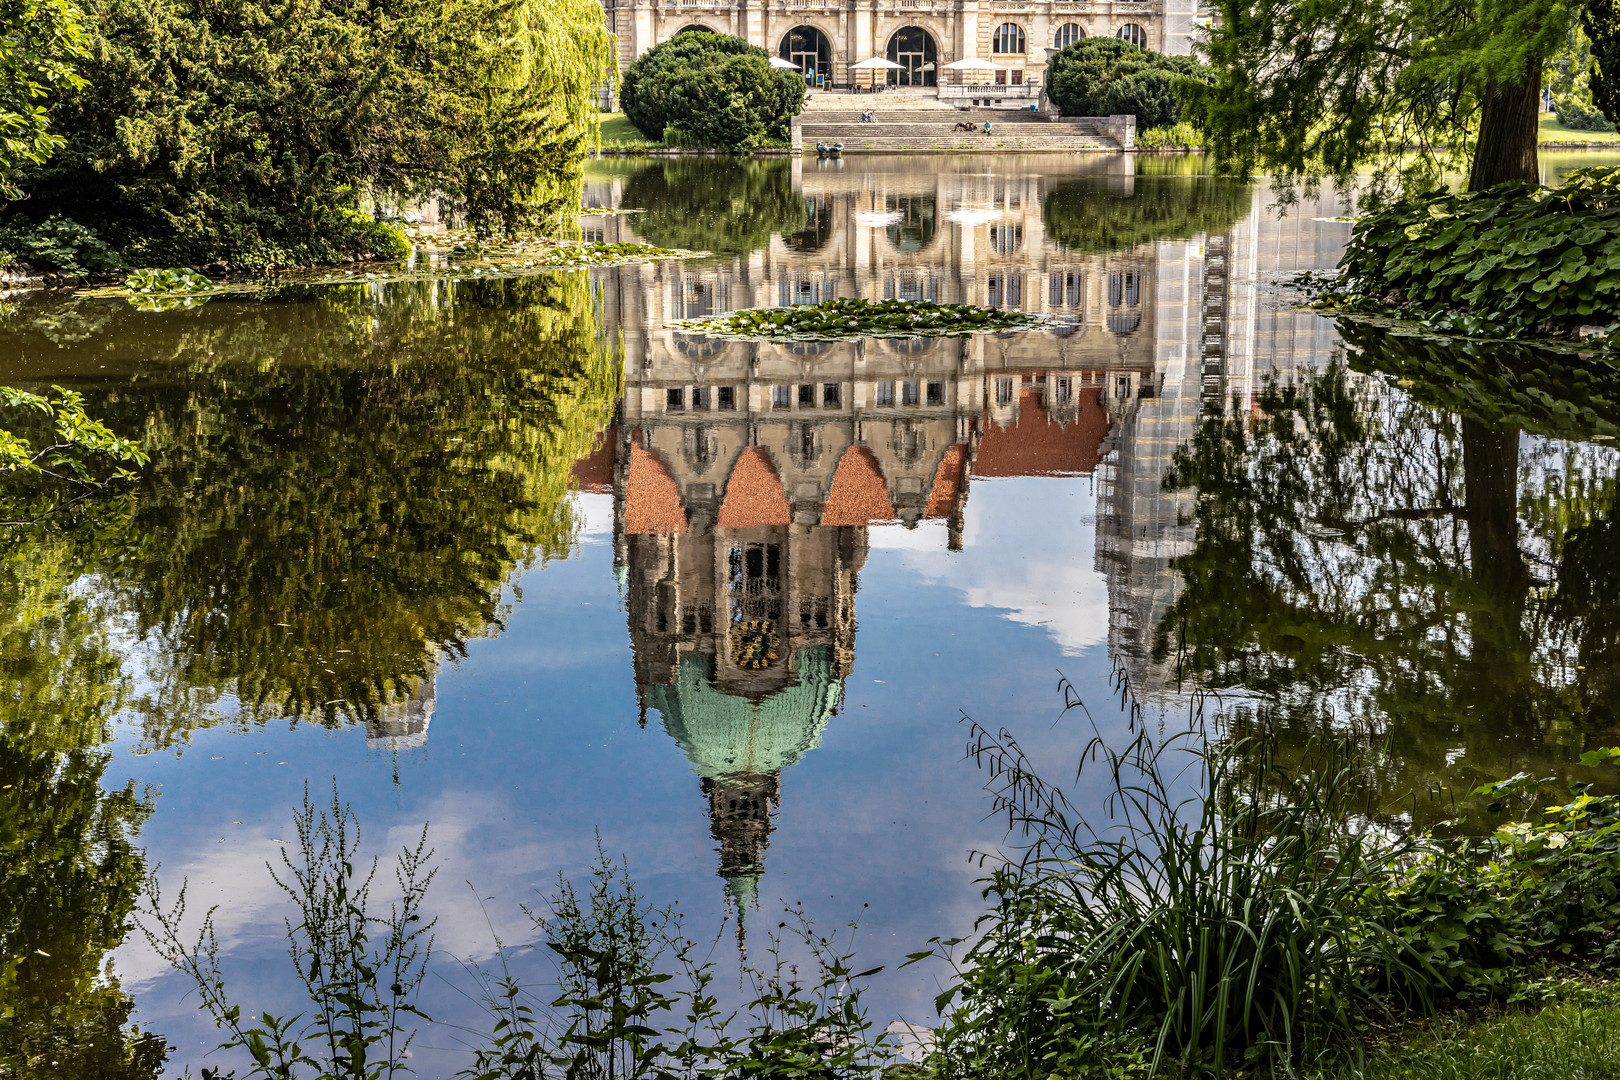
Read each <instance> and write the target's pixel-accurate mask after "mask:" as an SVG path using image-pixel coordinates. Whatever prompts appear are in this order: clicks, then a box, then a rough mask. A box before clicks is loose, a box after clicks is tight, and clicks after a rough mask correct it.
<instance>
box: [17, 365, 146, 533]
mask: <svg viewBox="0 0 1620 1080" xmlns="http://www.w3.org/2000/svg"><path fill="white" fill-rule="evenodd" d="M0 408H3V409H5V410H7V411H9V412H11V413H13V414H14V415H16V416H17V419H18V420H19V421H20V422H21V423H20V424H19V426H18V430H19V431H20V432H21V434H18V433H16V432H12V431H8V430H4V429H0V474H9V475H7V477H6V478H7V480H8V481H9V490H7V491H6V492H5V494H4V497H0V503H4V504H5V509H6V510H8V511H10V516H11V517H12V518H13V519H14V520H10V521H3V522H0V525H22V524H33V523H36V522H38V521H40V520H43V518H44V517H46V516H47V515H49V514H52V513H55V512H57V511H59V510H62V509H64V508H66V507H68V506H72V505H77V504H78V503H81V502H83V501H84V500H86V499H89V498H91V497H92V496H94V495H97V494H99V493H101V492H102V491H104V490H105V489H106V488H108V487H109V486H110V485H113V484H116V483H118V482H121V481H128V480H133V479H134V478H135V470H136V469H137V468H139V467H140V466H142V465H145V464H146V463H147V456H146V453H145V452H144V451H143V450H142V449H141V448H140V446H139V444H137V443H135V442H132V441H131V440H129V439H127V438H124V437H123V436H121V435H118V434H117V433H115V432H114V431H113V430H112V429H111V428H109V427H107V425H106V424H104V423H102V422H101V421H100V420H97V419H95V418H94V417H92V416H90V415H88V414H87V413H86V412H85V411H84V397H83V396H82V395H80V394H78V393H76V392H74V391H71V390H64V389H62V388H61V387H60V386H53V387H51V394H50V395H49V396H46V395H42V394H32V393H29V392H28V391H26V390H16V389H13V388H12V387H9V386H0ZM39 481H43V482H45V483H46V484H48V485H52V486H55V487H58V488H64V489H66V490H67V491H68V492H70V494H69V495H66V496H62V495H57V494H54V493H52V494H42V493H41V492H40V488H39V485H38V483H37V482H39Z"/></svg>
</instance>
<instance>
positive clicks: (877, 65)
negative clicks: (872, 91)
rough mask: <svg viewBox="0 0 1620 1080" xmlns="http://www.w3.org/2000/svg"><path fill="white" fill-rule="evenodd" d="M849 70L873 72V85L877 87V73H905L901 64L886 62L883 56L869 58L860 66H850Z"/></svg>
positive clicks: (891, 61) (859, 64)
mask: <svg viewBox="0 0 1620 1080" xmlns="http://www.w3.org/2000/svg"><path fill="white" fill-rule="evenodd" d="M849 70H851V71H870V72H872V73H873V74H872V85H873V86H876V85H877V72H879V71H903V70H904V67H903V66H902V65H900V64H897V63H895V62H894V61H893V60H885V59H883V57H881V56H869V57H867V58H866V59H865V60H862V61H861V62H860V63H858V64H851V65H849Z"/></svg>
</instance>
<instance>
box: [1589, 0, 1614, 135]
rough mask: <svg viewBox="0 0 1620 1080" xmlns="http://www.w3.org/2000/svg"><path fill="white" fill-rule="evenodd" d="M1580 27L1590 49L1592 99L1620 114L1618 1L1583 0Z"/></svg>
mask: <svg viewBox="0 0 1620 1080" xmlns="http://www.w3.org/2000/svg"><path fill="white" fill-rule="evenodd" d="M1581 29H1582V30H1584V31H1585V36H1586V38H1587V43H1588V45H1589V46H1590V49H1591V57H1592V64H1591V67H1590V68H1589V69H1588V74H1589V80H1590V86H1591V91H1592V100H1593V101H1594V103H1595V104H1596V106H1597V108H1598V109H1600V110H1601V111H1602V112H1603V114H1604V115H1605V116H1607V117H1609V118H1610V119H1613V118H1614V117H1617V116H1620V3H1616V2H1615V0H1586V3H1585V4H1583V5H1582V6H1581Z"/></svg>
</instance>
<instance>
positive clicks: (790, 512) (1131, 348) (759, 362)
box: [580, 157, 1342, 932]
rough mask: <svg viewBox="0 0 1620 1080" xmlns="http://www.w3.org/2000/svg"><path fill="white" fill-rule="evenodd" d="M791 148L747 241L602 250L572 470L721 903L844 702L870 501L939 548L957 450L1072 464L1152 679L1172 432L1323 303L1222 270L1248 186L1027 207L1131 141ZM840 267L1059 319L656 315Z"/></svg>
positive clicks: (1161, 606)
mask: <svg viewBox="0 0 1620 1080" xmlns="http://www.w3.org/2000/svg"><path fill="white" fill-rule="evenodd" d="M791 168H792V173H793V184H794V190H795V192H796V193H798V194H801V195H802V197H803V199H804V203H805V208H806V213H805V223H804V225H803V228H802V229H799V230H798V231H794V232H791V233H781V234H777V235H774V236H772V237H771V239H770V242H769V243H768V245H767V246H766V247H764V248H763V249H760V250H756V251H754V252H752V253H751V254H749V255H746V256H743V257H740V258H732V259H724V260H718V259H717V260H706V261H690V262H686V263H679V262H671V263H661V264H654V265H634V266H626V267H621V268H617V269H615V270H612V271H608V272H606V273H604V274H603V275H602V287H603V293H602V295H603V298H604V299H603V304H604V311H603V322H604V324H605V325H606V326H608V327H610V328H614V329H616V330H617V332H619V333H620V334H622V337H623V341H624V347H625V353H624V355H625V382H624V401H623V406H622V411H621V416H620V420H619V423H618V424H617V426H616V427H615V428H614V429H613V430H611V431H610V432H609V433H608V435H607V439H606V441H605V442H604V444H603V446H602V449H601V451H600V452H599V453H597V454H595V455H593V456H592V457H591V458H590V459H588V460H586V461H584V462H582V463H581V465H580V479H581V482H582V484H583V485H584V486H585V487H587V488H593V489H595V490H599V491H607V490H611V491H612V492H613V495H614V507H615V548H616V550H615V561H616V566H617V568H618V570H619V572H620V573H621V575H622V576H623V580H624V583H625V595H626V598H627V605H628V613H629V614H628V618H629V627H630V638H631V646H632V652H633V656H634V665H635V683H636V692H637V696H638V699H639V701H640V703H641V709H642V722H643V724H645V723H646V721H647V717H648V713H649V708H650V710H651V711H652V712H656V713H657V714H658V716H659V717H660V718H661V720H662V723H663V726H664V729H665V730H666V731H667V732H668V733H669V735H670V736H671V737H672V738H674V739H675V741H676V742H677V743H678V744H679V745H680V746H681V748H682V750H683V751H684V752H685V754H686V756H687V759H688V760H689V761H690V762H691V765H692V768H693V770H694V771H695V772H696V773H697V774H698V776H699V777H700V786H701V790H702V792H703V795H704V797H705V798H706V799H707V801H708V811H709V816H710V821H711V830H712V834H713V836H714V838H715V841H716V844H717V845H718V848H719V874H720V876H721V878H722V879H724V881H725V883H726V888H727V890H728V892H729V894H730V896H731V899H732V902H733V904H734V905H735V907H736V908H737V911H738V914H739V916H741V915H742V914H743V912H744V911H746V909H747V907H748V906H749V904H750V902H751V901H752V900H753V898H754V897H755V895H756V892H757V889H758V883H759V880H760V877H761V875H762V873H763V870H764V862H765V853H766V848H767V846H768V844H769V840H770V834H771V830H772V820H773V813H774V812H775V810H776V808H777V807H778V806H779V804H780V802H781V799H782V772H783V771H784V770H785V769H787V768H788V767H789V766H791V765H792V764H793V763H794V762H795V761H797V760H799V759H800V758H801V757H802V756H803V755H804V754H805V753H807V752H808V751H810V750H811V749H813V748H814V747H815V746H816V745H817V742H818V741H819V739H820V737H821V734H822V731H823V730H824V728H825V726H826V725H827V723H828V722H829V720H830V719H831V718H832V717H834V716H835V715H837V713H838V710H839V703H840V699H841V695H842V688H843V681H844V679H845V677H846V676H847V675H848V674H849V672H850V669H851V666H852V663H853V658H854V648H855V636H856V592H857V588H858V578H859V574H860V571H861V569H862V567H863V565H864V563H865V560H866V555H867V543H868V541H867V537H868V532H869V530H870V529H872V528H896V527H915V526H916V525H917V524H918V523H919V522H921V521H923V520H925V519H938V520H942V521H943V522H944V523H945V525H946V528H945V536H946V541H945V542H946V543H947V544H948V545H949V546H950V547H951V548H952V549H953V550H959V549H960V547H961V544H962V535H963V524H964V519H965V515H966V513H967V512H968V503H969V499H970V491H971V486H972V481H973V479H975V478H991V477H1013V476H1039V475H1093V476H1095V477H1096V481H1097V487H1096V490H1097V496H1098V525H1097V528H1098V539H1097V544H1096V559H1097V568H1098V570H1099V572H1101V573H1102V574H1103V575H1104V577H1105V579H1106V581H1107V583H1108V595H1109V608H1110V612H1109V629H1108V641H1109V647H1110V650H1111V653H1112V655H1113V656H1114V658H1115V660H1116V662H1117V663H1119V664H1121V665H1122V666H1124V667H1125V669H1126V670H1127V671H1128V672H1130V674H1131V677H1132V680H1133V682H1134V683H1135V685H1136V688H1137V691H1138V693H1139V694H1149V695H1150V694H1152V693H1153V692H1154V691H1155V688H1163V687H1165V686H1166V684H1167V683H1168V680H1169V678H1170V675H1169V673H1168V672H1167V671H1166V670H1164V668H1165V665H1164V664H1163V663H1162V662H1159V663H1155V661H1154V660H1153V659H1152V657H1151V653H1150V638H1151V632H1152V628H1153V627H1154V626H1155V625H1156V623H1157V621H1158V618H1159V616H1160V615H1162V613H1163V612H1164V611H1165V610H1166V608H1167V607H1168V606H1169V605H1170V604H1171V603H1172V602H1173V601H1174V599H1175V597H1176V596H1177V595H1178V591H1179V584H1180V583H1179V577H1178V575H1177V574H1176V573H1175V572H1174V570H1173V569H1172V560H1173V559H1174V558H1175V557H1176V556H1177V555H1178V554H1182V553H1184V552H1185V551H1187V550H1189V548H1190V546H1191V541H1192V536H1191V526H1190V525H1189V524H1187V521H1188V518H1189V514H1188V510H1189V508H1190V502H1189V500H1190V499H1191V498H1192V495H1191V493H1189V492H1186V491H1178V492H1168V491H1166V490H1164V485H1163V479H1164V475H1165V472H1166V470H1167V469H1168V468H1169V465H1170V462H1171V457H1172V455H1173V453H1174V451H1175V449H1176V448H1177V447H1178V446H1180V445H1181V444H1182V443H1183V442H1185V441H1186V440H1188V439H1189V438H1190V437H1191V436H1192V435H1193V433H1194V431H1195V429H1196V427H1197V425H1198V423H1199V420H1200V417H1201V415H1202V414H1203V412H1204V409H1205V408H1206V406H1207V405H1209V404H1210V403H1212V402H1213V403H1216V404H1217V405H1219V406H1221V407H1229V408H1233V409H1238V410H1242V409H1245V408H1247V407H1248V406H1247V405H1246V402H1247V401H1248V398H1249V394H1250V390H1251V387H1252V386H1253V385H1254V384H1255V379H1256V370H1255V364H1256V360H1257V356H1256V352H1257V348H1260V349H1262V351H1266V352H1268V353H1269V356H1268V357H1267V358H1266V363H1267V364H1268V365H1269V367H1270V368H1276V367H1277V365H1276V364H1275V363H1274V362H1273V361H1274V360H1275V359H1276V358H1278V357H1281V358H1283V359H1284V360H1285V361H1286V362H1287V363H1292V362H1293V357H1294V356H1295V355H1296V354H1298V352H1299V349H1298V346H1299V345H1300V343H1299V342H1297V341H1290V342H1288V343H1287V347H1286V348H1285V349H1283V350H1279V351H1272V350H1265V349H1264V348H1263V347H1264V345H1265V340H1263V339H1265V338H1267V337H1268V335H1269V337H1270V338H1271V339H1273V340H1274V339H1275V338H1276V337H1277V336H1278V335H1279V334H1280V335H1281V336H1282V337H1284V338H1292V337H1297V336H1298V334H1299V333H1300V331H1301V327H1303V326H1305V325H1306V324H1307V323H1310V322H1317V323H1319V322H1320V320H1316V319H1315V318H1314V316H1309V315H1302V316H1298V317H1297V318H1296V319H1295V320H1294V321H1295V322H1298V323H1299V325H1297V326H1296V325H1287V326H1282V325H1278V320H1279V319H1282V320H1283V321H1285V322H1286V321H1288V316H1286V315H1282V314H1279V313H1275V312H1273V313H1270V314H1268V315H1267V316H1265V319H1264V320H1262V322H1264V323H1265V325H1262V324H1261V323H1257V321H1256V317H1255V310H1256V296H1255V293H1254V289H1253V287H1252V285H1250V284H1242V285H1239V286H1237V287H1234V285H1233V282H1234V281H1235V280H1240V279H1241V280H1242V281H1244V282H1250V281H1252V277H1253V275H1252V271H1253V269H1254V265H1255V260H1256V257H1257V254H1258V252H1259V249H1260V248H1261V247H1262V246H1263V245H1265V244H1266V243H1267V242H1268V238H1267V236H1265V235H1263V228H1264V226H1263V225H1262V224H1258V223H1260V222H1262V221H1271V219H1270V218H1269V216H1268V215H1265V214H1263V213H1258V212H1257V211H1259V209H1260V205H1261V204H1260V202H1259V198H1260V196H1259V194H1258V193H1253V192H1250V191H1249V190H1248V189H1239V191H1238V195H1237V199H1236V200H1234V201H1238V202H1240V204H1241V205H1240V206H1239V212H1237V213H1233V214H1232V215H1230V216H1229V217H1228V218H1227V219H1226V220H1225V221H1224V222H1221V229H1220V231H1219V232H1213V233H1203V234H1199V235H1194V236H1177V237H1168V238H1159V239H1156V240H1154V241H1152V242H1143V243H1138V244H1135V245H1133V246H1130V247H1127V248H1124V249H1122V250H1114V251H1106V252H1090V251H1084V250H1075V249H1074V246H1072V245H1071V246H1065V245H1064V244H1061V243H1059V242H1057V240H1055V239H1054V238H1053V237H1051V236H1049V235H1048V232H1047V229H1046V227H1045V223H1044V222H1043V216H1042V210H1043V206H1045V205H1047V203H1048V197H1049V196H1050V195H1051V193H1052V192H1053V190H1054V189H1056V188H1059V187H1061V186H1063V185H1069V186H1070V187H1071V188H1072V187H1073V186H1074V185H1080V188H1081V190H1082V194H1094V195H1095V196H1096V197H1098V198H1104V199H1115V200H1121V201H1127V202H1128V201H1129V200H1131V199H1132V198H1133V197H1135V195H1136V194H1137V188H1138V186H1139V185H1140V184H1142V183H1144V182H1145V178H1138V177H1136V176H1134V175H1133V174H1132V172H1131V171H1130V168H1131V166H1130V163H1129V162H1128V161H1124V159H1120V158H1117V157H1110V158H1108V159H1106V160H1100V161H1095V162H1088V163H1081V164H1074V163H1069V164H1057V165H1051V166H1048V165H1044V164H1043V165H1041V166H1040V167H1039V168H1032V169H1030V170H1029V171H1027V172H1024V173H1020V174H1015V175H1011V176H1009V175H1000V174H998V175H996V176H991V175H988V174H987V173H986V172H985V171H984V170H983V167H982V166H981V165H979V164H977V163H974V162H972V161H967V162H966V163H955V162H946V163H940V164H939V165H938V166H937V171H936V169H935V167H934V166H932V165H931V166H930V168H928V169H924V168H918V167H917V163H916V162H911V163H909V164H908V163H906V162H904V161H903V160H900V159H880V160H879V161H875V162H873V163H871V164H869V165H868V166H867V167H864V168H863V169H862V170H859V171H853V170H852V171H842V170H837V169H819V170H818V169H816V168H815V167H814V165H811V164H805V165H801V164H800V163H799V162H798V161H795V162H793V164H792V166H791ZM1043 170H1044V171H1043ZM1121 170H1123V171H1121ZM1161 179H1163V178H1161ZM618 185H619V182H618V181H607V182H598V183H596V184H595V185H594V187H593V189H592V190H591V191H589V192H588V194H587V198H588V201H594V202H595V203H596V204H597V205H605V206H606V205H616V204H617V198H618V196H619V194H620V193H621V191H622V188H621V187H620V186H618ZM1271 223H1272V224H1273V225H1275V222H1274V221H1271ZM634 226H635V218H634V217H633V216H628V217H627V216H618V215H614V216H606V215H604V216H603V217H602V218H601V219H597V220H595V221H591V220H588V221H587V226H586V227H587V229H588V230H593V232H596V233H600V234H601V236H602V237H603V238H606V239H615V238H626V239H628V238H634ZM1291 226H1292V228H1291V230H1290V235H1296V234H1297V233H1298V232H1299V228H1300V223H1299V222H1297V221H1296V222H1293V223H1291ZM1341 232H1342V229H1338V230H1336V231H1335V232H1334V233H1333V234H1331V235H1328V234H1323V235H1315V236H1314V239H1315V240H1317V241H1325V243H1324V242H1318V243H1315V244H1308V245H1307V247H1309V248H1310V250H1308V251H1304V252H1303V257H1304V258H1305V259H1306V260H1307V265H1315V264H1316V262H1317V261H1319V260H1320V258H1321V256H1322V251H1323V250H1325V251H1326V253H1327V256H1328V257H1329V258H1331V257H1332V253H1333V249H1335V248H1336V247H1337V246H1338V245H1339V244H1340V243H1342V237H1341V236H1340V235H1338V234H1339V233H1341ZM655 239H656V238H655ZM1278 257H1279V253H1277V252H1269V253H1268V254H1267V255H1266V262H1267V266H1268V268H1270V267H1271V266H1273V265H1275V264H1276V260H1277V259H1278ZM1281 268H1283V269H1287V268H1288V267H1287V259H1286V258H1284V260H1283V265H1282V267H1281ZM843 296H859V297H864V298H867V299H871V300H879V299H887V298H902V299H926V300H934V301H940V302H949V303H971V304H984V305H990V306H998V307H1013V308H1020V309H1023V310H1027V311H1046V312H1052V313H1054V314H1058V315H1061V316H1063V318H1064V320H1065V322H1067V323H1069V325H1067V326H1065V327H1063V328H1062V329H1061V330H1058V331H1055V332H1054V331H1042V332H1031V333H1016V334H1007V335H1001V336H978V337H972V338H959V339H952V338H918V339H893V338H891V339H868V340H863V341H857V342H839V343H825V344H823V343H809V342H798V343H788V344H776V343H761V342H740V341H729V340H723V339H716V338H711V337H706V336H703V335H696V334H691V333H684V332H681V331H677V330H672V329H669V328H668V327H667V326H666V323H667V322H668V321H670V320H677V319H684V318H694V317H699V316H707V315H713V314H717V313H720V312H724V311H728V310H736V309H740V308H749V307H768V306H774V305H788V304H797V303H815V302H819V301H822V300H826V299H830V298H832V297H843ZM1267 320H1269V321H1267ZM1309 333H1311V334H1312V335H1316V336H1318V337H1320V338H1321V340H1320V341H1315V342H1313V344H1315V345H1321V346H1323V347H1324V348H1325V347H1326V346H1327V345H1330V344H1331V338H1330V337H1328V336H1327V334H1328V332H1327V331H1325V330H1310V331H1309ZM1307 351H1309V350H1307ZM1267 373H1268V374H1276V373H1277V372H1275V371H1268V372H1267ZM1282 374H1283V375H1285V376H1286V374H1287V373H1286V372H1283V373H1282ZM739 932H740V931H739Z"/></svg>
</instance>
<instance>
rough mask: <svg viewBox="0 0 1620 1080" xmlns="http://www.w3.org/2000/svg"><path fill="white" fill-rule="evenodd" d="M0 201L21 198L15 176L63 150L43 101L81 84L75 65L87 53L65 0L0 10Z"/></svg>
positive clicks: (26, 0)
mask: <svg viewBox="0 0 1620 1080" xmlns="http://www.w3.org/2000/svg"><path fill="white" fill-rule="evenodd" d="M0 38H3V39H4V40H5V48H4V49H3V50H0V198H6V199H16V198H19V197H20V196H21V194H22V193H21V192H20V191H19V190H18V188H17V186H16V184H15V183H14V178H13V174H14V172H15V170H16V169H17V167H18V166H19V165H22V164H24V163H28V162H31V163H33V164H36V165H37V164H39V163H41V162H43V161H45V160H46V159H47V158H49V157H50V156H51V154H52V153H53V152H54V151H55V150H56V149H57V148H59V147H60V146H61V145H62V138H61V136H59V135H57V134H55V133H53V132H52V131H51V130H50V123H49V113H48V107H47V105H45V104H41V102H42V100H44V99H48V98H50V97H51V96H52V95H54V94H57V93H60V92H62V91H64V90H68V89H72V88H74V87H77V86H81V85H83V80H82V79H81V78H80V77H79V76H78V75H77V74H76V73H75V72H74V70H73V64H74V61H76V60H80V59H82V58H83V57H84V56H85V54H86V52H87V49H86V45H87V44H88V43H87V41H86V35H85V32H84V26H83V16H82V15H81V14H80V12H79V9H78V8H77V7H75V6H74V5H73V4H72V3H69V2H68V0H10V2H8V3H7V4H6V5H5V8H4V9H3V10H0Z"/></svg>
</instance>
